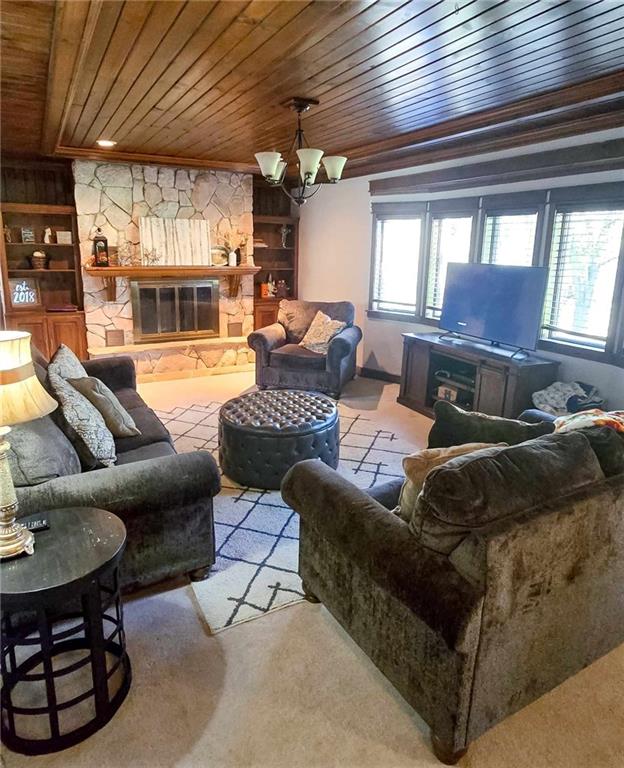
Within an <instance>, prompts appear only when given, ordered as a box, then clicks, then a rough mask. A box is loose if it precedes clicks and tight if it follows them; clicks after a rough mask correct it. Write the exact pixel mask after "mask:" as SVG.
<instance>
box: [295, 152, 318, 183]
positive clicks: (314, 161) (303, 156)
mask: <svg viewBox="0 0 624 768" xmlns="http://www.w3.org/2000/svg"><path fill="white" fill-rule="evenodd" d="M297 157H298V158H299V175H300V176H301V181H303V182H305V181H306V175H307V174H310V176H311V177H316V172H317V171H318V169H319V165H320V164H321V158H322V157H323V150H322V149H298V150H297ZM308 182H309V179H308Z"/></svg>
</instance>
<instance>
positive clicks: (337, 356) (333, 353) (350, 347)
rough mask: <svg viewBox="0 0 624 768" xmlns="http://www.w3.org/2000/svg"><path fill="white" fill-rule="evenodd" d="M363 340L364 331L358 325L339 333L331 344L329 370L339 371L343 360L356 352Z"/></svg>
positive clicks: (328, 354) (328, 353)
mask: <svg viewBox="0 0 624 768" xmlns="http://www.w3.org/2000/svg"><path fill="white" fill-rule="evenodd" d="M361 339H362V331H361V330H360V329H359V328H358V327H357V325H352V326H350V327H349V328H345V329H344V331H340V333H337V334H336V335H335V336H334V338H333V339H332V340H331V341H330V342H329V347H328V349H327V368H328V369H329V370H332V369H339V368H340V362H341V360H343V358H345V357H348V356H349V355H350V354H351V353H352V352H355V350H356V349H357V345H358V344H359V343H360V341H361Z"/></svg>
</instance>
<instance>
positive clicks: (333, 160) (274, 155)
mask: <svg viewBox="0 0 624 768" xmlns="http://www.w3.org/2000/svg"><path fill="white" fill-rule="evenodd" d="M316 104H318V101H315V100H314V99H303V98H299V97H295V98H294V99H292V101H291V102H290V106H291V108H292V109H293V110H294V111H295V112H296V113H297V131H296V133H295V138H294V140H293V143H292V145H291V147H290V150H289V152H288V154H287V156H286V158H283V157H282V155H281V153H280V152H277V151H273V152H257V153H256V155H255V157H256V160H257V161H258V165H259V166H260V172H261V173H262V175H263V177H264V179H265V181H266V182H267V183H268V184H270V185H271V186H273V187H275V186H279V187H281V188H282V191H283V192H284V193H285V194H286V195H288V197H289V198H290V199H291V200H292V201H293V202H294V203H296V204H297V205H303V204H304V203H305V201H306V200H309V199H310V198H311V197H312V196H313V195H315V194H316V193H317V192H318V191H319V189H320V188H321V182H317V181H316V177H317V174H318V172H319V170H320V169H321V163H322V167H323V169H324V171H325V174H326V176H327V181H328V182H329V183H330V184H336V183H337V182H338V181H340V178H341V177H342V171H343V169H344V167H345V163H346V162H347V158H346V157H344V156H342V155H328V156H327V157H323V154H324V152H323V150H322V149H313V148H312V147H308V146H307V143H308V142H307V141H306V139H305V136H304V134H303V128H302V127H301V115H302V113H303V112H307V111H308V109H310V107H311V106H312V105H316ZM290 161H292V162H293V163H295V162H296V165H297V167H298V169H299V179H300V183H299V185H298V186H297V187H295V188H294V189H288V188H287V186H286V170H287V168H288V165H289V162H290Z"/></svg>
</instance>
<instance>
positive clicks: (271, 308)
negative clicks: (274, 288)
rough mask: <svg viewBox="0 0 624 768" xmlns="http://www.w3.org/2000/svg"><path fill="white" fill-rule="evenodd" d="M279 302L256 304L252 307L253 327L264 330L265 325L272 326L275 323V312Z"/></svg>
mask: <svg viewBox="0 0 624 768" xmlns="http://www.w3.org/2000/svg"><path fill="white" fill-rule="evenodd" d="M278 310H279V302H278V301H276V302H271V303H268V302H267V303H266V304H265V303H264V302H262V303H257V304H256V305H255V306H254V327H255V328H265V327H266V326H267V325H273V323H276V322H277V312H278Z"/></svg>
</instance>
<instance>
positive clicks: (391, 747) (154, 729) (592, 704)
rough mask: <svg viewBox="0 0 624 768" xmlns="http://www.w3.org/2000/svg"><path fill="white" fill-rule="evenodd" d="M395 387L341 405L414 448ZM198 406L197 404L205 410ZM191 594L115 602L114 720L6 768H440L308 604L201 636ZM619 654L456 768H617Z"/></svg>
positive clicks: (160, 394)
mask: <svg viewBox="0 0 624 768" xmlns="http://www.w3.org/2000/svg"><path fill="white" fill-rule="evenodd" d="M251 383H252V378H251V376H246V375H244V374H236V375H232V376H230V375H225V376H217V377H212V378H211V379H202V380H198V379H189V380H186V381H177V382H175V384H173V383H171V382H169V383H158V384H149V385H144V386H143V387H141V390H142V393H143V395H144V396H145V397H146V399H147V400H148V402H150V404H152V406H153V407H155V408H165V409H169V408H171V407H174V406H175V405H187V406H188V405H191V404H193V403H198V402H204V403H208V402H210V401H211V400H225V399H228V398H229V397H233V396H234V395H235V394H237V393H240V392H241V391H243V390H244V389H246V388H247V387H249V386H250V385H251ZM396 394H397V388H396V386H394V385H382V384H380V382H374V381H370V380H364V379H361V380H358V381H356V382H354V383H353V384H352V385H351V386H350V387H349V390H348V392H347V393H346V396H345V398H344V402H345V404H346V405H348V406H349V407H352V408H355V409H357V410H361V411H363V410H368V411H371V412H372V411H375V412H376V414H377V416H376V418H377V419H378V421H379V422H380V423H383V424H384V425H394V426H392V428H393V429H397V430H402V432H403V433H405V434H408V435H409V436H410V437H411V439H413V441H414V442H415V443H416V444H419V445H423V444H424V441H425V438H426V433H427V430H428V427H429V425H430V422H428V421H427V420H426V419H424V418H423V417H421V416H418V414H414V413H412V412H411V411H407V410H406V409H405V408H401V407H400V406H397V405H396V402H395V399H396ZM202 398H203V400H202ZM191 595H192V592H191V588H190V587H189V586H188V584H186V583H184V582H180V583H179V584H173V585H169V589H166V590H165V589H163V588H160V589H159V590H154V591H152V592H145V593H143V594H141V595H137V596H135V597H134V598H132V599H131V600H129V601H128V602H127V603H126V609H125V616H126V630H127V641H128V649H129V653H130V655H131V657H132V664H133V682H132V688H131V690H130V693H129V695H128V698H127V700H126V701H125V702H124V704H123V706H122V707H121V709H120V711H119V712H118V713H117V715H116V716H115V717H114V718H113V720H112V721H111V722H110V723H109V724H108V725H107V726H106V727H105V728H103V729H102V730H101V731H99V732H98V733H96V734H95V735H93V736H92V737H91V738H90V739H88V740H87V741H86V742H84V743H83V744H81V745H78V746H76V747H73V748H72V749H69V750H66V751H64V752H61V753H58V754H56V755H48V756H45V757H24V756H21V755H16V754H13V753H10V752H8V751H5V752H4V754H3V760H4V765H6V767H7V768H209V767H210V768H212V767H213V766H214V767H215V768H216V767H218V768H440V763H438V762H437V761H436V760H435V759H434V758H433V756H432V754H431V752H430V750H429V745H428V729H427V727H426V726H425V724H424V723H423V722H422V721H421V720H420V718H419V717H418V716H417V715H416V714H415V712H414V711H413V710H412V709H411V708H410V707H409V706H408V705H407V704H406V703H405V702H404V701H403V700H402V699H401V697H400V696H399V695H398V694H397V693H396V692H395V691H394V689H393V688H392V686H391V685H390V684H389V683H387V681H386V680H385V679H384V677H383V676H382V675H381V674H380V673H379V672H378V671H377V669H376V668H375V666H374V665H373V664H372V663H371V662H370V661H369V660H368V659H367V658H366V656H365V655H364V654H363V653H362V652H361V651H360V650H359V649H358V647H357V646H356V645H355V644H354V643H353V642H352V641H351V639H350V638H349V637H348V636H347V635H346V634H345V633H344V632H343V631H342V630H341V629H340V627H339V626H338V624H337V623H336V622H335V621H334V620H333V619H332V618H331V616H330V615H329V614H328V613H327V611H326V610H325V609H324V608H323V607H322V606H319V605H311V604H309V603H301V604H297V605H294V606H291V607H290V608H288V609H287V610H283V611H276V612H274V613H270V614H268V615H266V616H263V617H261V618H259V619H258V620H256V621H251V622H247V623H243V624H240V625H238V626H236V627H233V628H232V629H230V630H228V631H227V632H221V633H219V634H217V635H215V636H210V635H209V634H208V633H207V632H206V630H205V627H204V624H203V622H202V621H201V620H200V618H199V616H198V613H197V611H196V608H195V606H194V605H193V601H192V597H191ZM623 722H624V646H622V647H620V648H618V649H617V650H615V651H613V652H612V653H610V654H609V655H607V656H605V657H604V658H603V659H600V660H599V661H598V662H596V663H595V664H593V665H592V666H591V667H589V668H588V669H586V670H584V671H583V672H581V673H580V674H578V675H576V676H575V677H573V678H572V679H570V680H568V681H566V682H565V683H564V684H563V685H561V686H559V687H558V688H557V689H555V690H554V691H551V692H550V693H549V694H547V695H546V696H543V697H542V698H541V699H539V700H538V701H536V702H534V703H533V704H531V705H530V706H529V707H526V708H525V709H523V710H522V711H521V712H518V713H517V714H516V715H514V716H513V717H510V718H508V719H507V720H505V721H504V722H503V723H501V724H500V725H498V726H496V727H495V728H493V729H492V730H491V731H489V732H488V733H486V734H484V735H483V736H482V737H481V738H479V739H478V740H477V741H476V742H475V743H474V744H473V745H472V746H471V749H470V751H469V752H468V754H467V755H466V757H465V758H463V759H462V761H461V762H460V767H461V768H622V765H623V764H624V760H623V756H624V729H623V728H622V723H623Z"/></svg>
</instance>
